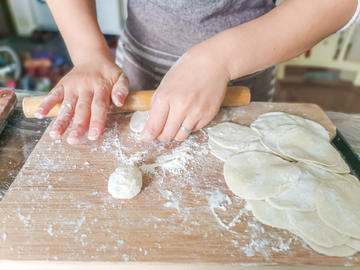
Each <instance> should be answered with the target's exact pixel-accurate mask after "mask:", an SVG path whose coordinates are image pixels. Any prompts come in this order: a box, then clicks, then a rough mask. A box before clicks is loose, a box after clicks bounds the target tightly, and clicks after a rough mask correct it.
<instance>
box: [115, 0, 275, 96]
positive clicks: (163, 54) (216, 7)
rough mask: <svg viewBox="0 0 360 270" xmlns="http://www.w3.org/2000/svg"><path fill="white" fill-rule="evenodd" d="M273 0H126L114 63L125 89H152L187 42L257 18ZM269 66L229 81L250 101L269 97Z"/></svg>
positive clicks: (270, 79) (270, 92)
mask: <svg viewBox="0 0 360 270" xmlns="http://www.w3.org/2000/svg"><path fill="white" fill-rule="evenodd" d="M274 2H275V0H218V1H215V0H207V1H205V0H193V1H191V0H129V2H128V19H127V22H126V27H125V29H124V33H123V34H122V35H121V37H120V40H119V43H118V48H117V52H116V63H117V64H118V65H119V66H120V67H122V69H123V71H124V72H125V73H126V75H127V76H128V77H129V79H130V90H131V91H137V90H150V89H156V88H157V87H158V85H159V83H160V82H161V79H162V78H163V76H164V75H165V74H166V72H167V71H168V70H169V69H170V68H171V66H172V65H173V64H174V63H175V62H176V60H177V59H178V58H179V57H180V56H181V55H182V54H183V53H185V52H186V51H187V50H189V49H190V48H191V47H193V46H195V45H196V44H198V43H200V42H202V41H203V40H206V39H208V38H210V37H212V36H214V35H216V34H217V33H219V32H221V31H224V30H226V29H228V28H231V27H234V26H237V25H240V24H243V23H245V22H248V21H251V20H253V19H256V18H258V17H260V16H261V15H263V14H265V13H267V12H269V11H270V10H271V9H272V8H274V6H275V4H274ZM273 84H274V80H273V68H269V69H267V70H263V71H260V72H257V73H255V74H250V75H248V76H245V77H242V78H239V79H237V80H234V81H231V82H230V83H229V85H242V86H247V87H249V88H250V90H251V91H252V100H253V101H255V100H257V101H267V100H271V98H272V93H273Z"/></svg>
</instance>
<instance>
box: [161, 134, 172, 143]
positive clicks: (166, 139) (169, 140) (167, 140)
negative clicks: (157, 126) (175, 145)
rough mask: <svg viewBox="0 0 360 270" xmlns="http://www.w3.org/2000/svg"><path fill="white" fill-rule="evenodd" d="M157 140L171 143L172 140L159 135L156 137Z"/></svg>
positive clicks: (166, 136) (167, 136)
mask: <svg viewBox="0 0 360 270" xmlns="http://www.w3.org/2000/svg"><path fill="white" fill-rule="evenodd" d="M158 139H159V140H160V141H163V142H171V141H172V139H173V138H172V137H170V136H169V135H161V136H159V137H158Z"/></svg>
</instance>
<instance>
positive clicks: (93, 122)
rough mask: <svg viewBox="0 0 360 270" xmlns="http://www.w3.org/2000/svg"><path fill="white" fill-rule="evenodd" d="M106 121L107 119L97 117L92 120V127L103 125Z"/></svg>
mask: <svg viewBox="0 0 360 270" xmlns="http://www.w3.org/2000/svg"><path fill="white" fill-rule="evenodd" d="M104 123H105V119H104V120H101V119H96V120H92V121H91V124H90V125H91V126H92V127H103V126H104Z"/></svg>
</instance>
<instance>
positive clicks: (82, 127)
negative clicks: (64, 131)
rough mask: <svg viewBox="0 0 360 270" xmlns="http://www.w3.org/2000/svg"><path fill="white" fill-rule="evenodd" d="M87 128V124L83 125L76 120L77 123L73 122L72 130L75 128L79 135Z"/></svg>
mask: <svg viewBox="0 0 360 270" xmlns="http://www.w3.org/2000/svg"><path fill="white" fill-rule="evenodd" d="M87 128H88V126H87V125H85V124H84V123H82V122H78V123H76V124H74V126H73V128H72V130H75V131H77V132H78V133H79V134H80V135H83V134H85V132H86V130H87Z"/></svg>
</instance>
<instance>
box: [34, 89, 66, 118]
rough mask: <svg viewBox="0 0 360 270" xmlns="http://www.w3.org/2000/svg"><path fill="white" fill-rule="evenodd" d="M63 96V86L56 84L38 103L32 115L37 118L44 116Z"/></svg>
mask: <svg viewBox="0 0 360 270" xmlns="http://www.w3.org/2000/svg"><path fill="white" fill-rule="evenodd" d="M63 98H64V87H63V86H62V85H61V84H58V85H57V86H56V87H54V88H53V89H52V90H51V91H50V93H49V94H48V95H47V96H46V98H45V99H44V100H43V101H42V102H41V103H40V105H39V107H38V109H37V110H36V112H35V113H34V116H35V117H36V118H39V119H41V118H44V117H45V116H46V115H47V114H48V113H49V112H50V111H51V109H52V108H53V107H54V106H55V105H56V104H58V103H60V102H61V101H62V100H63Z"/></svg>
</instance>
